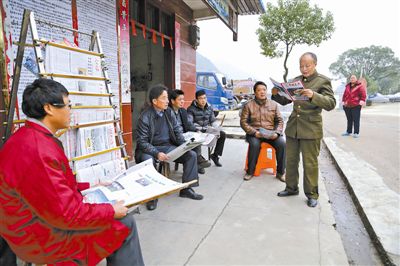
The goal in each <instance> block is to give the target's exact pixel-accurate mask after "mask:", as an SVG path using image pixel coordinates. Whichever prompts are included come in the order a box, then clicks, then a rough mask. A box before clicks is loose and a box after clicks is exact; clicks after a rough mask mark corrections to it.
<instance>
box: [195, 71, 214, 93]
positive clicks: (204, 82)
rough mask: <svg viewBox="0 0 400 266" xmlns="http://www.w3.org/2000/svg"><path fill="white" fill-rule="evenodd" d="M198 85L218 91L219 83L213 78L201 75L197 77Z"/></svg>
mask: <svg viewBox="0 0 400 266" xmlns="http://www.w3.org/2000/svg"><path fill="white" fill-rule="evenodd" d="M197 85H198V86H201V87H204V88H207V89H212V90H216V89H217V86H218V83H217V81H216V80H215V78H214V77H213V76H210V75H199V76H198V77H197Z"/></svg>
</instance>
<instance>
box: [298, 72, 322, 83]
mask: <svg viewBox="0 0 400 266" xmlns="http://www.w3.org/2000/svg"><path fill="white" fill-rule="evenodd" d="M317 76H318V72H317V71H315V72H314V73H313V74H312V75H311V76H309V77H304V76H303V78H302V80H303V81H305V82H307V81H311V80H313V79H315V78H316V77H317Z"/></svg>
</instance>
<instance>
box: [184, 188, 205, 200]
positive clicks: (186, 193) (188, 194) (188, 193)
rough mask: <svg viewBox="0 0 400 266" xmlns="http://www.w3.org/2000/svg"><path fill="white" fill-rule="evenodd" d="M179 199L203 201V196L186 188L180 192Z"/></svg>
mask: <svg viewBox="0 0 400 266" xmlns="http://www.w3.org/2000/svg"><path fill="white" fill-rule="evenodd" d="M179 197H182V198H189V199H193V200H202V199H203V196H202V195H200V194H197V193H196V192H194V190H193V189H192V188H185V189H182V190H181V191H179Z"/></svg>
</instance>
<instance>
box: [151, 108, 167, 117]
mask: <svg viewBox="0 0 400 266" xmlns="http://www.w3.org/2000/svg"><path fill="white" fill-rule="evenodd" d="M152 108H153V111H154V112H155V113H156V115H158V116H159V117H162V116H163V115H164V112H165V110H161V111H158V110H157V109H156V108H154V106H152Z"/></svg>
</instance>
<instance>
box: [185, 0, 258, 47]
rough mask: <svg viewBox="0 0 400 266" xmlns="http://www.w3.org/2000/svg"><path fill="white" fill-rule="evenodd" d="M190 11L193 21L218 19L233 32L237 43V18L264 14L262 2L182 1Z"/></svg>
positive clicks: (225, 0)
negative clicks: (191, 11)
mask: <svg viewBox="0 0 400 266" xmlns="http://www.w3.org/2000/svg"><path fill="white" fill-rule="evenodd" d="M183 1H184V2H185V3H186V4H187V5H188V6H189V7H190V8H191V9H192V10H193V17H194V19H195V20H206V19H211V18H217V17H218V18H219V19H221V20H222V22H224V24H225V25H226V26H228V28H229V29H231V30H232V32H233V40H234V41H237V30H238V16H239V15H257V14H263V13H265V7H264V4H263V2H262V0H201V1H200V0H183Z"/></svg>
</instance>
